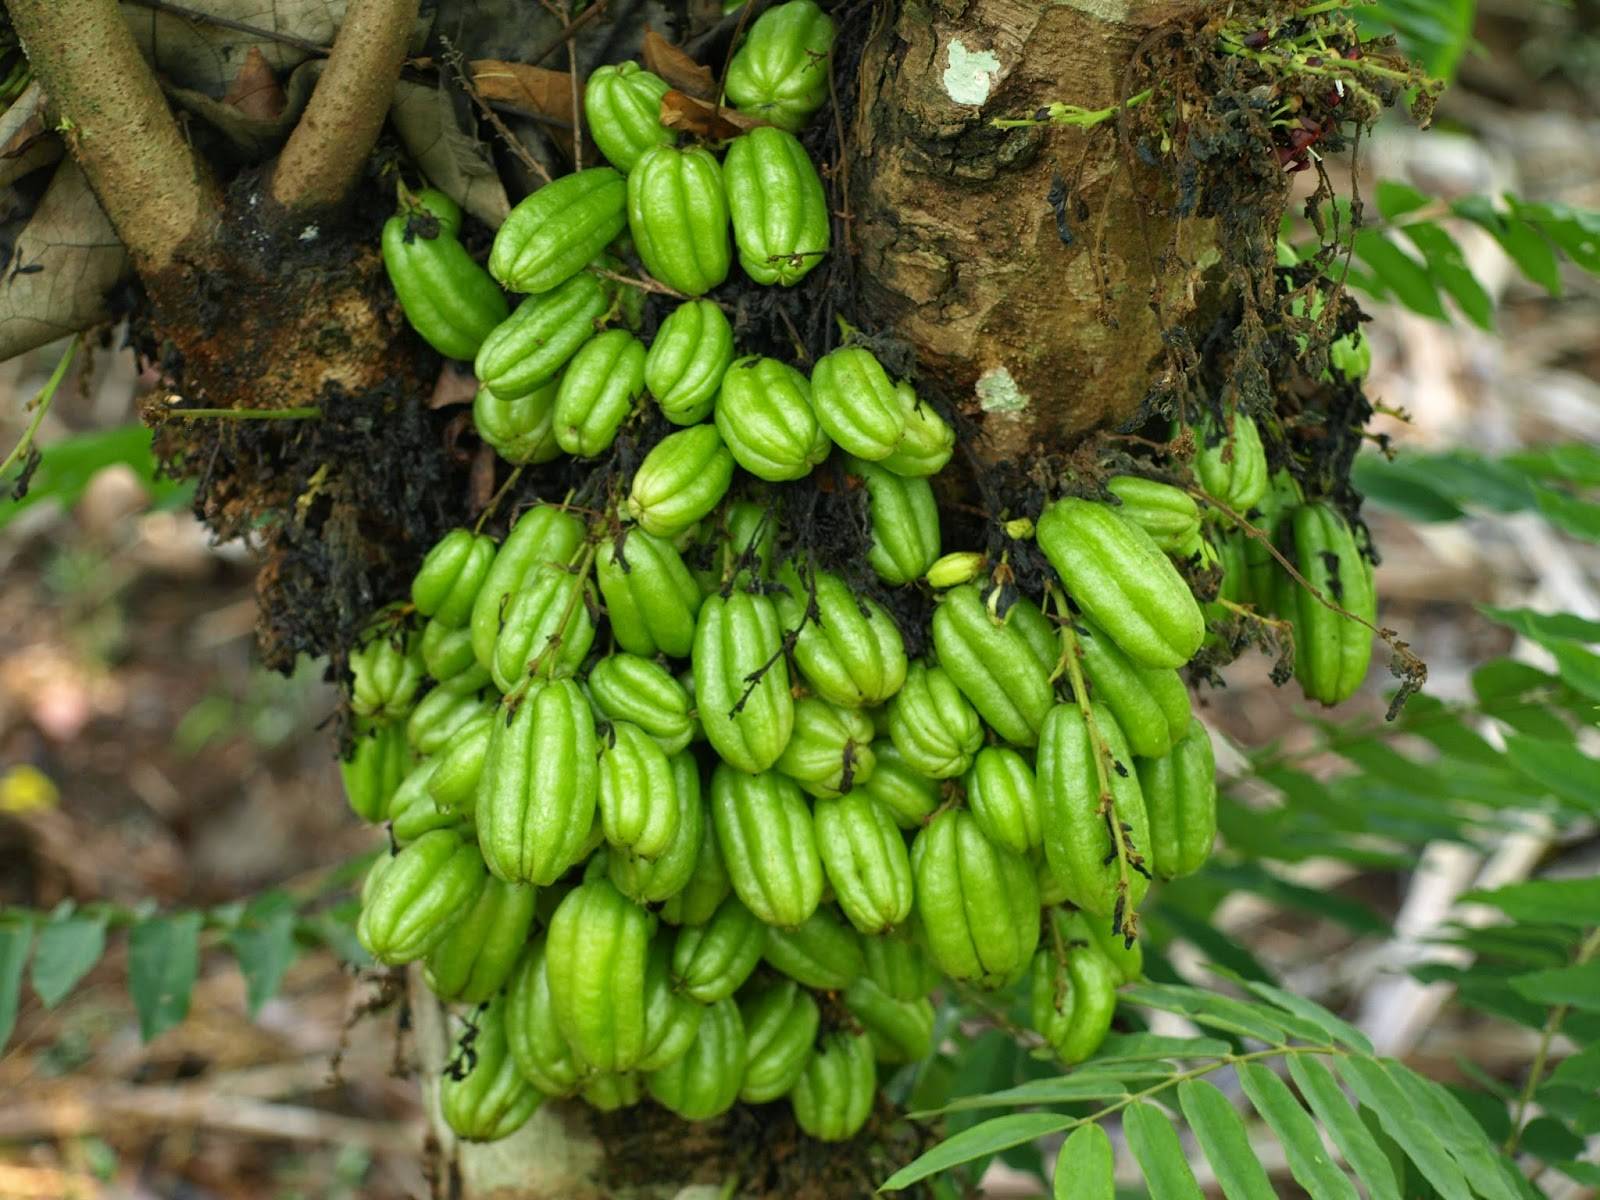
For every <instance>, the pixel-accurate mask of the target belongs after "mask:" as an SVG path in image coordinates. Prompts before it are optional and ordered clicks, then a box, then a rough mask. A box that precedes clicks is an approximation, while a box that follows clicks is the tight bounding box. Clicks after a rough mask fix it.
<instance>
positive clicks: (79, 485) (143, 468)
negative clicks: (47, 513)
mask: <svg viewBox="0 0 1600 1200" xmlns="http://www.w3.org/2000/svg"><path fill="white" fill-rule="evenodd" d="M151 437H152V435H151V432H150V430H148V429H146V428H145V427H144V426H143V425H124V426H121V427H120V428H116V429H105V430H97V431H96V432H94V433H80V434H76V435H74V436H72V437H66V438H61V439H59V440H57V441H55V442H52V443H50V444H49V445H48V446H43V447H41V448H40V455H41V458H40V462H39V469H38V470H37V471H35V472H34V475H33V479H32V481H31V482H30V484H29V486H28V494H27V495H26V496H24V497H23V498H22V499H21V500H17V501H11V500H9V499H7V501H6V503H4V504H0V529H3V528H5V526H6V525H8V524H10V523H11V521H13V520H15V519H16V517H17V516H19V515H20V514H21V513H23V512H25V511H26V510H27V509H29V508H32V507H33V506H34V505H35V504H41V503H43V502H45V501H47V500H54V501H56V502H57V503H59V504H60V505H62V506H63V507H68V508H70V507H71V506H72V505H74V504H76V503H77V502H78V499H79V497H81V496H82V495H83V492H84V489H85V488H87V487H88V486H89V480H91V479H93V478H94V476H95V475H96V473H98V472H99V471H100V470H101V469H102V468H104V467H108V466H112V465H113V464H118V463H120V464H125V465H127V466H129V467H132V468H133V472H134V474H135V475H137V476H138V478H139V481H140V482H141V483H143V484H144V485H145V487H146V488H147V489H148V490H149V491H150V492H151V495H152V498H153V499H154V500H155V502H156V503H158V504H162V505H170V504H175V503H179V502H180V501H182V500H183V499H185V498H186V497H187V496H189V495H190V494H192V493H193V490H194V485H193V484H179V483H174V482H173V481H172V480H169V479H163V478H159V477H158V476H157V474H156V462H155V456H154V454H152V452H151V449H150V445H151Z"/></svg>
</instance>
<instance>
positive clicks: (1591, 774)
mask: <svg viewBox="0 0 1600 1200" xmlns="http://www.w3.org/2000/svg"><path fill="white" fill-rule="evenodd" d="M1506 757H1507V758H1509V759H1510V760H1511V762H1512V763H1513V764H1514V765H1515V766H1516V768H1517V769H1518V770H1519V771H1521V772H1522V773H1523V774H1524V775H1526V776H1527V777H1528V778H1529V779H1531V780H1533V781H1534V782H1535V783H1538V784H1541V785H1542V786H1544V787H1547V788H1549V789H1550V790H1551V791H1552V792H1554V793H1555V794H1556V795H1557V796H1559V797H1561V798H1562V799H1563V800H1566V801H1568V802H1569V803H1571V804H1573V805H1576V806H1577V807H1579V808H1583V809H1587V810H1588V811H1590V812H1600V761H1596V760H1595V759H1592V758H1590V757H1589V756H1588V755H1587V754H1585V753H1584V752H1583V751H1581V750H1579V749H1578V748H1577V747H1576V746H1568V745H1563V744H1562V743H1560V742H1551V741H1546V740H1544V739H1543V738H1531V737H1527V736H1525V735H1523V734H1518V733H1513V734H1508V735H1507V736H1506Z"/></svg>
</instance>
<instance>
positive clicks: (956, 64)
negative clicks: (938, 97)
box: [944, 38, 1000, 107]
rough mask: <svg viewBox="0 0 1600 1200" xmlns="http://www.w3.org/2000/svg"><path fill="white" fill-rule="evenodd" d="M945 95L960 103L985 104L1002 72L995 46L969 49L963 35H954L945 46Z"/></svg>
mask: <svg viewBox="0 0 1600 1200" xmlns="http://www.w3.org/2000/svg"><path fill="white" fill-rule="evenodd" d="M945 59H946V62H947V63H948V64H949V65H948V66H946V67H945V69H944V91H945V95H947V96H949V97H950V99H952V100H954V101H955V102H956V103H957V104H971V105H973V106H974V107H976V106H979V105H982V104H983V103H984V102H985V101H987V100H988V99H989V93H990V92H992V91H993V90H994V85H995V80H996V79H997V78H998V77H999V75H1000V60H999V59H998V58H996V57H995V54H994V51H993V50H968V49H967V47H966V44H965V43H964V42H963V41H962V40H961V39H960V38H951V39H950V43H949V45H948V46H946V47H945Z"/></svg>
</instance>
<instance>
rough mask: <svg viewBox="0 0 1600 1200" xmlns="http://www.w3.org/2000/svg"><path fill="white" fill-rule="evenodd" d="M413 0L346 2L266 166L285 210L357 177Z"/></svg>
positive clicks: (334, 193) (325, 197)
mask: <svg viewBox="0 0 1600 1200" xmlns="http://www.w3.org/2000/svg"><path fill="white" fill-rule="evenodd" d="M417 4H418V0H351V3H350V7H349V8H348V9H347V10H346V12H345V18H344V24H342V25H341V26H340V27H339V34H338V36H337V37H335V38H334V40H333V51H332V53H330V54H329V55H328V65H327V66H326V67H324V68H323V71H322V77H321V78H320V79H318V80H317V87H316V90H315V91H313V92H312V93H311V100H310V102H309V103H307V105H306V110H305V112H304V113H302V114H301V115H300V120H299V122H298V123H297V124H296V125H295V127H294V132H293V133H291V134H290V135H289V140H288V142H287V143H286V144H285V145H284V147H283V153H282V154H281V155H280V156H279V157H278V163H277V166H276V167H275V168H273V172H272V198H273V199H274V200H276V201H277V202H278V203H279V204H280V205H282V206H283V207H284V208H286V209H288V210H290V211H291V212H298V213H306V212H314V211H317V210H319V209H325V208H332V207H333V206H334V205H337V204H338V203H340V202H341V201H342V200H343V199H344V198H345V197H346V196H347V195H349V194H350V191H351V189H352V188H354V187H355V184H356V180H357V179H358V178H360V175H361V171H362V168H363V167H364V166H365V164H366V160H367V155H368V154H370V153H371V152H372V147H373V146H374V145H376V144H377V141H378V131H379V130H381V129H382V128H383V121H384V118H385V117H386V116H387V115H388V113H389V101H390V99H391V98H392V97H393V95H394V85H395V81H396V80H397V79H399V78H400V64H401V62H402V61H403V60H404V58H405V52H406V43H407V42H408V41H409V40H410V38H411V28H412V25H413V24H414V23H415V22H416V19H417Z"/></svg>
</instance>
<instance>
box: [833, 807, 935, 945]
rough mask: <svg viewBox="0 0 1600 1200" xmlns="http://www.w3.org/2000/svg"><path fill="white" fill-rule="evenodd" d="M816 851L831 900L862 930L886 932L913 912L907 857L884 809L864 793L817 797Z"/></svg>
mask: <svg viewBox="0 0 1600 1200" xmlns="http://www.w3.org/2000/svg"><path fill="white" fill-rule="evenodd" d="M812 820H813V824H814V825H815V827H816V840H817V849H818V852H819V853H820V854H821V856H822V866H823V869H824V870H825V871H826V872H827V876H828V883H829V884H830V885H831V886H832V888H833V894H834V898H835V900H837V901H838V904H839V907H840V908H841V909H843V910H844V914H845V916H847V917H848V918H849V919H850V923H851V924H852V925H854V926H855V927H856V928H857V929H858V930H860V931H861V932H862V933H865V934H876V933H885V932H887V931H889V930H890V929H893V928H894V927H895V926H897V925H899V924H901V923H902V922H903V921H905V919H906V918H907V917H908V916H910V915H911V904H912V899H913V897H912V891H913V888H912V882H911V859H910V856H909V855H908V854H907V853H906V843H905V837H904V835H903V834H902V833H901V832H900V829H899V827H898V826H897V825H896V824H895V823H894V818H893V817H891V816H890V815H889V812H888V810H887V809H885V808H884V807H883V806H882V805H881V804H879V803H878V802H877V801H876V800H874V799H872V797H870V796H868V795H867V794H866V793H865V792H851V793H850V794H848V795H845V796H839V797H837V798H835V799H831V800H826V799H825V800H818V801H817V803H816V809H815V812H814V813H813V817H812Z"/></svg>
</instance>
